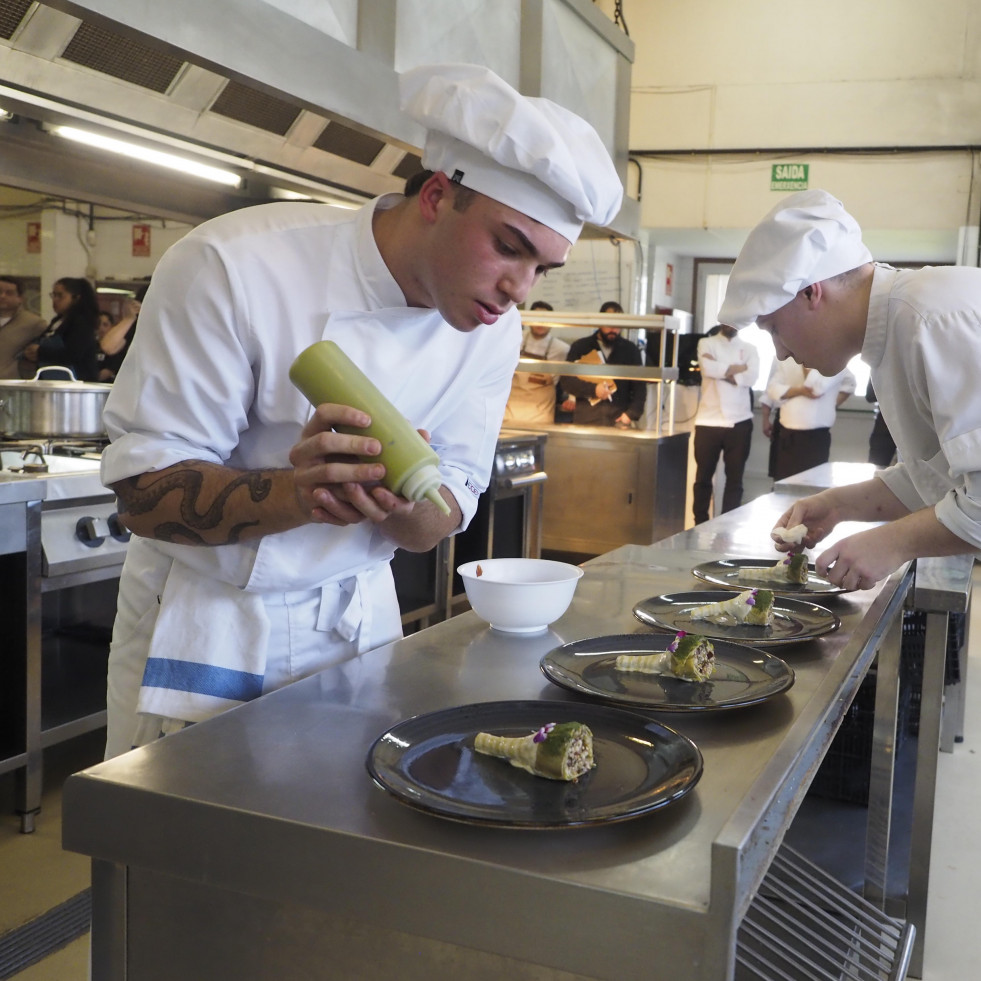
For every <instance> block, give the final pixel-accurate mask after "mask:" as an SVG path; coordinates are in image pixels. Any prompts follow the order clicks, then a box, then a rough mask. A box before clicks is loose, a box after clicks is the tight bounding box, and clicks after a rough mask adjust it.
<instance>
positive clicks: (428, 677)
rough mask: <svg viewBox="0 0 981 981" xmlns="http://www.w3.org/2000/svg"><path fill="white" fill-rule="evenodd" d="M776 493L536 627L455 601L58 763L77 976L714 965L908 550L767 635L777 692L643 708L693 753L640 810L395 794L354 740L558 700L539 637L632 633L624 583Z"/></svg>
mask: <svg viewBox="0 0 981 981" xmlns="http://www.w3.org/2000/svg"><path fill="white" fill-rule="evenodd" d="M787 503H788V499H787V498H785V497H781V496H780V495H770V496H768V497H767V498H765V499H761V500H758V501H756V502H753V504H752V505H747V506H746V507H745V508H741V509H738V510H737V511H734V512H730V513H729V514H728V515H724V516H722V517H721V518H719V519H715V520H714V521H713V522H710V523H709V524H708V525H703V526H701V527H699V528H697V529H694V530H693V531H691V532H685V533H681V534H679V535H676V536H674V537H673V538H671V539H669V540H667V541H666V542H664V543H662V544H661V545H658V546H646V547H642V546H624V547H623V548H620V549H617V550H615V551H614V552H612V553H610V554H608V555H605V556H602V557H600V558H598V559H595V560H593V561H592V562H590V563H588V564H587V566H586V574H585V576H584V578H583V579H582V580H581V582H580V585H579V588H578V591H577V594H576V597H575V600H574V602H573V605H572V607H571V608H570V610H569V611H568V613H567V614H566V615H565V616H564V617H563V618H562V619H561V620H560V621H558V622H557V623H556V624H554V625H553V627H552V628H551V629H550V630H549V631H548V632H547V633H546V634H544V635H540V636H537V637H529V638H513V637H512V638H509V637H506V636H501V635H498V634H496V633H494V632H492V631H491V630H489V629H488V628H487V627H486V626H485V625H484V624H483V623H482V622H481V621H479V620H478V619H477V617H476V615H475V614H473V613H466V614H462V615H460V616H457V617H455V618H453V619H452V620H449V621H446V622H444V623H440V624H436V625H435V626H433V627H430V628H429V629H427V630H424V631H422V632H420V633H418V634H415V635H413V636H411V637H409V638H407V639H405V640H403V641H400V642H398V643H396V644H392V645H390V646H388V647H385V648H381V649H379V650H377V651H374V652H372V653H370V654H368V655H366V656H365V657H363V658H362V659H360V660H359V661H357V662H353V663H349V664H347V665H344V666H341V667H338V668H335V669H331V670H328V671H326V672H323V673H321V674H319V675H316V676H314V677H312V678H309V679H307V680H306V681H302V682H299V683H297V684H295V685H292V686H290V687H289V688H286V689H284V690H281V691H279V692H275V693H273V694H271V695H269V696H266V697H264V698H261V699H259V700H258V701H256V702H253V703H251V704H249V705H246V706H243V707H241V708H239V709H236V710H234V711H232V712H229V713H227V714H225V715H224V716H220V717H218V718H216V719H214V720H212V721H210V722H207V723H203V724H200V725H198V726H194V727H192V728H190V729H188V730H185V731H184V732H182V733H179V734H177V735H175V736H171V737H168V738H167V739H165V740H162V741H161V742H158V743H156V744H154V745H152V746H149V747H145V748H143V749H139V750H136V751H134V752H131V753H129V754H126V755H125V756H123V757H120V758H118V759H115V760H112V761H109V762H107V763H103V764H100V765H98V766H96V767H93V768H91V769H89V770H87V771H84V772H83V773H81V774H78V775H76V776H73V777H72V778H70V779H69V781H68V783H67V785H66V787H65V794H64V844H65V847H66V848H68V849H70V850H73V851H79V852H82V853H85V854H88V855H91V856H92V857H93V858H94V860H95V861H94V864H93V901H94V921H93V977H94V978H95V979H96V981H110V979H111V981H116V979H122V978H124V977H126V976H127V973H126V972H127V971H128V972H129V974H128V976H129V977H139V978H140V979H141V981H154V979H156V978H161V979H162V978H172V977H182V978H184V979H194V978H202V979H203V978H208V979H209V981H210V979H211V978H214V977H219V976H226V977H230V976H235V977H236V978H238V979H241V981H249V979H259V978H272V977H276V978H279V977H283V976H290V977H302V976H308V975H307V974H305V973H304V972H305V971H306V972H310V973H309V976H321V975H320V974H317V973H316V972H317V970H318V965H319V966H322V965H323V964H324V963H325V962H327V961H329V962H330V964H331V970H332V972H333V976H337V977H358V978H359V979H368V978H390V977H393V976H398V977H400V978H403V979H416V978H419V979H422V978H427V979H428V978H433V977H455V978H460V979H467V978H488V977H513V978H521V979H531V978H548V979H556V981H557V979H563V981H569V979H573V978H603V979H611V981H632V979H638V981H640V979H643V981H658V979H669V978H670V979H672V981H675V979H677V978H679V977H683V978H685V979H686V981H696V979H704V981H720V979H725V978H729V977H731V976H732V971H733V958H734V951H735V946H736V934H737V930H738V927H739V923H740V920H741V918H742V916H743V914H744V912H745V911H746V909H747V907H748V906H749V904H750V902H751V901H752V900H753V897H754V895H755V892H756V889H757V887H758V885H759V883H760V881H761V879H762V877H763V876H764V874H765V872H766V870H767V867H768V865H769V863H770V861H771V859H772V857H773V855H774V854H775V852H776V850H777V848H778V847H779V845H780V843H781V840H782V838H783V835H784V833H785V831H786V829H787V827H788V826H789V824H790V821H791V820H792V818H793V816H794V814H795V812H796V810H797V808H798V806H799V804H800V801H801V799H802V798H803V795H804V793H805V792H806V789H807V786H808V783H809V781H810V779H811V777H812V776H813V773H814V771H815V770H816V768H817V766H818V764H819V762H820V760H821V758H822V756H823V754H824V752H825V751H826V749H827V747H828V745H829V744H830V742H831V739H832V737H833V735H834V732H835V730H836V728H837V726H838V724H839V722H840V720H841V718H842V716H843V714H844V712H845V711H846V709H847V707H848V705H849V703H850V701H851V699H852V697H853V696H854V694H855V692H856V691H857V689H858V686H859V685H860V683H861V681H862V679H863V677H864V676H865V674H866V672H867V670H868V668H869V666H870V664H871V663H872V660H873V658H874V656H875V653H876V650H877V649H879V650H880V658H881V659H882V660H886V661H896V662H897V663H898V654H899V639H900V629H899V628H900V627H901V607H902V603H903V600H904V597H905V595H906V592H907V590H908V587H909V584H910V574H909V572H908V570H902V571H901V572H900V573H898V574H897V575H895V576H894V577H892V578H891V579H890V580H888V581H887V582H885V583H884V584H882V585H880V587H878V588H877V589H875V590H870V591H867V592H862V593H854V594H848V595H845V596H841V597H835V598H831V599H829V601H828V602H827V604H826V605H828V606H829V607H832V608H833V609H834V612H835V613H837V615H838V616H839V617H840V618H841V620H842V624H843V627H842V629H841V630H840V631H838V632H835V633H831V634H828V635H825V636H823V637H821V638H819V639H816V640H812V641H809V642H805V643H801V644H799V645H793V646H791V647H786V648H782V649H781V650H780V653H781V656H783V657H784V658H785V659H786V660H787V661H788V663H790V664H791V666H792V667H793V669H794V671H795V672H796V683H795V685H794V686H793V688H792V689H790V691H789V692H787V693H786V694H783V695H781V696H778V697H777V698H774V699H772V700H770V701H769V702H766V703H764V704H761V705H758V706H754V707H750V708H745V709H742V710H737V711H726V712H722V713H710V714H699V715H698V716H697V717H695V716H689V715H687V714H677V713H664V714H661V715H660V716H658V718H659V719H660V720H661V721H662V722H665V723H666V724H668V725H671V726H674V727H675V728H677V729H678V730H679V731H681V732H683V733H684V734H685V735H687V736H689V737H691V738H692V739H693V740H694V741H695V742H696V744H697V745H698V746H699V748H700V749H701V751H702V753H703V755H704V759H705V770H704V775H703V777H702V779H701V781H700V783H699V784H698V786H697V787H696V788H695V790H694V791H692V792H691V793H690V794H689V795H688V796H687V797H685V798H684V799H683V800H681V801H680V802H678V803H676V804H674V805H671V806H670V807H668V808H665V809H664V810H662V811H659V812H656V813H654V814H652V815H649V816H647V817H644V818H640V819H636V820H633V821H629V822H625V823H622V824H616V825H611V826H609V827H597V828H589V829H580V830H574V831H573V830H569V831H559V832H551V831H550V832H529V831H509V830H494V829H488V828H481V827H471V826H467V825H463V824H457V823H453V822H449V821H445V820H441V819H439V818H436V817H432V816H429V815H427V814H424V813H420V812H418V811H416V810H414V809H412V808H409V807H407V806H405V805H403V804H401V803H400V802H399V801H397V800H395V799H394V798H392V797H390V796H389V795H388V794H387V793H386V792H385V791H383V790H381V789H380V788H378V787H377V786H375V785H374V784H373V783H372V781H371V780H370V779H369V777H368V775H367V772H366V770H365V766H364V761H365V756H366V753H367V751H368V748H369V746H370V745H371V743H372V742H373V740H374V739H375V737H376V736H378V735H379V734H380V733H381V732H382V731H384V730H385V729H387V728H388V727H389V726H391V725H392V724H393V723H395V722H397V721H400V720H402V719H405V718H406V717H409V716H412V715H416V714H419V713H423V712H427V711H431V710H435V709H440V708H445V707H447V706H451V705H458V704H466V703H470V702H480V701H490V700H495V699H508V698H515V699H526V698H541V699H547V700H559V701H567V700H570V699H572V698H573V696H571V695H567V694H566V693H565V692H563V691H561V690H560V689H557V688H555V687H553V686H552V685H550V684H549V683H548V682H546V681H545V679H544V678H543V676H542V675H541V673H540V671H539V668H538V661H539V658H540V657H541V655H542V654H544V653H545V652H546V651H547V650H549V649H550V648H551V647H552V646H554V645H557V644H559V643H562V642H568V641H572V640H576V639H580V638H584V637H590V636H598V635H605V634H615V633H626V632H634V631H644V630H645V629H646V628H644V627H642V626H641V625H640V624H639V623H638V622H637V621H636V620H635V619H634V617H633V616H632V613H631V610H632V606H633V604H634V603H635V602H636V601H638V600H640V599H643V598H644V597H647V596H651V595H655V594H657V593H662V592H672V591H678V590H684V589H691V588H697V587H698V585H699V584H698V583H697V582H696V581H695V580H694V579H693V578H692V577H691V575H690V569H691V567H692V565H694V564H695V563H696V562H698V561H701V560H704V559H711V558H719V557H721V556H723V555H725V554H730V555H731V554H739V555H748V554H754V553H755V554H758V553H759V547H760V541H761V534H760V532H761V530H765V529H768V528H769V527H770V526H771V525H772V521H773V518H775V517H776V516H777V515H779V514H780V513H782V511H783V510H784V509H785V508H786V506H787ZM766 522H769V523H766ZM765 540H766V539H765V537H763V538H762V541H763V542H765ZM749 541H752V542H753V544H754V546H755V547H754V549H753V551H752V552H747V551H746V547H745V546H744V543H748V542H749ZM764 547H765V546H764ZM886 715H888V711H886ZM886 723H888V719H886ZM892 723H893V733H894V732H895V703H894V704H893V706H892ZM881 731H882V732H883V733H887V732H888V724H886V725H885V726H883V727H882V730H881ZM884 738H885V743H884V744H883V745H879V746H878V751H879V752H882V753H885V754H887V755H888V754H889V753H890V752H891V749H892V746H891V743H890V742H889V740H888V737H884ZM874 806H875V807H879V806H880V803H879V802H874ZM888 817H889V805H888V803H887V804H885V810H884V812H875V813H873V814H872V816H871V820H870V828H872V827H873V824H874V825H875V829H877V830H875V829H874V830H873V833H872V836H871V839H870V840H871V842H872V848H871V849H870V855H871V856H872V861H870V865H869V878H870V882H872V883H873V885H874V884H875V881H876V880H877V878H883V879H884V874H885V873H884V869H878V868H876V858H877V851H876V849H877V848H878V847H879V846H881V839H882V835H883V830H882V829H883V828H884V829H885V831H884V834H885V836H886V838H888V825H889V821H888ZM873 892H874V889H873ZM345 972H346V973H345Z"/></svg>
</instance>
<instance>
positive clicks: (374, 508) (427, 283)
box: [102, 65, 623, 756]
mask: <svg viewBox="0 0 981 981" xmlns="http://www.w3.org/2000/svg"><path fill="white" fill-rule="evenodd" d="M399 88H400V93H401V105H402V109H403V111H404V112H405V113H406V114H407V117H408V118H409V119H411V120H413V121H414V122H415V123H417V124H419V125H420V126H421V127H422V129H423V130H425V131H426V136H425V141H424V145H423V152H422V163H423V166H424V167H425V168H426V170H425V172H424V173H422V174H420V175H418V177H417V178H416V179H411V180H410V181H409V182H407V185H406V192H407V193H406V194H405V195H401V194H388V195H384V196H382V197H380V198H378V199H376V200H373V201H370V202H368V203H367V204H365V205H364V206H363V207H362V208H361V209H359V210H358V211H337V210H336V209H330V208H324V207H323V206H322V205H319V204H311V203H307V202H280V203H275V204H266V205H259V206H256V207H251V208H243V209H240V210H238V211H235V212H232V213H229V214H225V215H222V216H220V217H218V218H214V219H212V220H210V221H207V222H204V223H203V224H201V225H199V226H198V227H197V228H195V229H194V230H193V231H191V232H190V233H189V234H188V235H186V236H184V237H183V238H182V239H181V240H180V241H179V242H177V243H176V244H175V245H173V246H172V247H171V248H170V249H169V250H168V251H167V253H166V254H165V255H164V256H163V258H162V259H161V260H160V262H159V263H158V265H157V267H156V269H155V270H154V274H153V282H152V285H151V286H150V289H149V291H148V293H147V295H146V299H145V301H144V303H143V306H142V309H141V310H140V320H141V323H142V326H141V329H140V330H139V331H137V334H136V338H135V340H134V342H133V345H132V348H131V350H130V352H129V354H128V355H127V357H126V361H125V362H124V364H123V368H122V370H121V371H120V373H119V376H118V377H117V379H116V382H115V383H114V384H113V386H112V391H111V392H110V394H109V397H108V399H107V401H106V406H105V411H104V414H103V418H104V420H105V424H106V430H107V433H108V435H109V438H110V445H109V446H108V447H107V448H106V449H105V451H104V452H103V454H102V479H103V482H104V483H105V484H106V485H107V486H109V487H111V488H112V489H113V491H114V492H115V494H116V496H117V499H118V502H119V516H120V519H121V521H122V522H123V523H124V524H125V525H126V526H127V527H128V528H130V530H131V531H132V532H133V538H132V539H131V541H130V543H129V546H128V549H127V554H126V561H125V564H124V567H123V571H122V575H121V577H120V582H119V604H118V612H117V617H116V623H115V627H114V630H113V640H112V644H111V648H110V654H109V673H108V674H109V677H108V698H107V715H108V734H107V746H106V754H107V756H113V755H116V754H118V753H120V752H123V751H125V750H128V749H129V748H130V747H132V746H134V745H137V744H143V743H146V742H150V741H152V740H154V739H157V738H159V737H160V736H161V735H165V734H167V733H169V732H174V731H177V730H178V729H181V728H183V727H184V726H185V725H187V724H189V723H193V722H197V721H201V720H203V719H207V718H210V717H212V716H214V715H217V714H218V713H220V712H223V711H225V710H226V709H229V708H232V707H234V706H236V705H239V704H241V703H243V702H246V701H249V700H251V699H253V698H257V697H258V696H259V695H261V694H263V693H265V692H269V691H272V690H274V689H277V688H281V687H283V686H284V685H287V684H289V683H291V682H293V681H295V680H298V679H299V678H303V677H306V676H308V675H310V674H313V673H315V672H319V671H323V670H324V669H326V668H330V667H332V666H334V665H341V664H342V663H343V662H346V661H349V660H351V659H353V658H357V657H358V656H359V655H361V654H363V653H364V652H366V651H369V650H371V649H373V648H375V647H378V646H379V645H382V644H386V643H389V642H391V641H393V640H396V639H397V638H399V637H400V636H401V635H402V624H401V617H400V613H399V604H398V597H397V596H396V594H395V584H394V581H393V578H392V571H391V567H390V561H391V558H392V556H393V554H394V552H395V549H396V548H405V549H408V550H410V551H416V552H424V551H428V550H429V549H431V548H432V547H433V546H434V545H436V543H437V542H439V541H440V540H441V539H443V538H444V537H445V536H446V535H448V534H453V533H456V532H457V531H461V530H463V529H464V528H466V527H467V525H468V523H469V522H470V520H471V519H472V517H473V515H474V513H475V511H476V508H477V499H478V497H479V495H480V494H481V492H482V491H483V490H484V489H485V488H486V487H487V484H488V482H489V479H490V473H491V467H492V464H493V458H494V453H495V449H496V446H497V439H498V434H499V432H500V426H501V420H502V418H503V416H504V406H505V403H506V402H507V398H508V394H509V392H510V389H511V378H512V376H513V374H514V368H515V365H516V364H517V360H518V352H519V350H520V345H521V318H520V315H519V314H518V312H517V310H516V309H515V306H516V305H517V304H519V303H523V302H524V301H525V300H526V299H527V297H528V294H529V292H530V291H531V289H532V288H533V287H534V285H535V283H536V282H538V280H539V279H540V277H541V276H542V275H543V274H544V273H545V272H546V271H548V270H550V269H555V268H558V267H560V266H561V265H562V264H563V263H564V262H565V261H566V259H567V257H568V254H569V251H570V249H571V248H572V243H573V242H574V241H576V239H577V238H578V236H579V232H580V231H581V229H582V226H583V223H584V222H585V221H587V220H588V221H590V222H593V223H595V224H598V225H605V224H608V223H609V222H610V221H611V220H612V219H613V217H614V216H615V215H616V213H617V211H618V209H619V207H620V201H621V198H622V195H623V187H622V185H621V183H620V180H619V178H618V177H617V173H616V168H615V167H614V165H613V162H612V160H611V159H610V156H609V153H608V151H607V150H606V148H605V147H604V145H603V143H602V141H601V140H600V138H599V136H598V135H597V134H596V132H595V131H594V130H593V128H592V127H591V126H590V125H589V124H588V123H586V122H585V121H584V120H582V119H581V118H580V117H578V116H576V115H575V114H573V113H571V112H569V111H568V110H566V109H563V108H562V107H561V106H558V105H556V104H555V103H552V102H550V101H548V100H546V99H537V98H526V97H524V96H522V95H520V94H519V93H518V92H516V91H515V90H514V89H513V88H512V87H511V86H510V85H508V84H507V83H505V82H504V81H503V80H502V79H500V78H498V76H497V75H495V74H494V73H493V72H491V71H489V70H488V69H486V68H484V67H481V66H478V65H427V66H420V67H418V68H414V69H412V70H410V71H407V72H404V73H402V74H401V75H400V77H399ZM321 340H334V341H336V342H337V343H338V344H339V345H340V347H341V348H343V349H344V351H345V353H346V354H347V355H348V356H349V357H350V358H351V359H352V360H353V361H354V362H355V363H356V364H357V365H358V366H359V367H360V368H361V369H362V370H363V371H364V372H365V373H366V374H367V375H368V377H369V378H370V379H371V380H372V382H373V383H374V384H375V385H376V386H377V387H378V389H379V390H381V391H382V392H383V393H384V394H385V395H386V396H387V397H388V398H389V399H390V400H392V401H393V403H394V404H395V407H396V408H397V409H398V411H400V412H401V413H402V414H403V415H404V416H405V417H406V418H407V419H410V420H411V421H412V424H413V425H415V426H417V427H420V428H421V429H423V431H425V432H426V433H428V435H429V439H430V442H431V445H432V446H433V448H434V450H435V451H436V452H437V454H438V456H439V458H440V464H439V469H440V475H441V478H442V481H443V486H442V488H441V489H440V494H441V496H442V498H443V500H444V501H445V503H446V506H447V509H448V512H449V513H448V514H444V513H443V511H442V510H441V509H440V508H438V507H437V506H436V505H435V504H434V503H432V502H431V501H419V502H411V501H408V500H406V499H405V498H402V497H399V496H397V495H395V494H394V493H392V491H390V490H389V489H387V488H386V487H385V486H384V485H383V484H381V483H380V480H381V478H382V477H383V476H384V467H383V466H382V465H381V464H380V463H378V462H374V460H373V459H372V458H374V457H376V456H377V455H378V454H379V453H380V452H381V447H380V445H379V443H378V441H377V440H375V439H373V438H370V437H369V436H367V435H358V434H357V432H355V433H353V434H352V433H351V432H349V431H345V432H341V431H340V429H341V428H343V429H344V430H349V428H350V427H353V428H354V429H355V430H357V429H358V428H359V427H364V426H367V425H368V424H369V422H370V420H369V417H368V416H367V415H366V414H365V413H363V412H361V411H359V410H357V409H355V408H352V407H350V406H345V405H336V404H323V405H320V406H317V407H316V408H315V409H311V407H310V406H309V405H308V404H307V403H306V400H305V399H304V397H303V396H302V395H301V394H300V392H299V391H298V390H297V389H296V388H295V387H294V386H293V385H292V384H291V382H290V380H289V369H290V365H291V364H292V363H293V361H294V359H295V358H296V356H297V355H298V354H300V353H301V352H302V351H303V350H305V349H306V348H307V347H309V346H310V345H311V344H314V343H316V342H319V341H321ZM359 457H361V459H359ZM364 457H368V459H367V460H364V459H363V458H364ZM329 683H330V677H328V679H327V680H326V681H325V684H329Z"/></svg>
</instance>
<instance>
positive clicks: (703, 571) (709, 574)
mask: <svg viewBox="0 0 981 981" xmlns="http://www.w3.org/2000/svg"><path fill="white" fill-rule="evenodd" d="M777 561H778V559H777V558H774V559H773V561H767V560H766V559H719V560H718V561H716V562H702V563H700V564H699V565H696V566H695V568H694V569H692V570H691V574H692V575H693V576H694V577H695V578H696V579H701V580H702V582H710V583H712V584H713V585H715V586H725V587H727V588H728V589H736V590H741V589H754V588H756V587H758V586H762V587H764V588H765V589H769V590H772V591H773V592H774V593H776V594H778V595H780V596H800V595H802V594H803V595H811V594H813V595H821V596H837V595H838V594H839V593H845V592H848V590H846V589H843V588H842V587H841V586H835V585H834V584H833V583H830V582H828V580H827V579H822V578H821V576H819V575H818V574H817V573H816V572H815V571H814V563H813V562H811V563H809V564H808V566H807V582H780V580H778V579H767V578H761V577H760V576H758V575H757V576H754V575H753V573H754V572H756V573H759V572H766V570H768V569H772V568H773V566H774V565H775V564H776V562H777Z"/></svg>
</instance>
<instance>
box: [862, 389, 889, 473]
mask: <svg viewBox="0 0 981 981" xmlns="http://www.w3.org/2000/svg"><path fill="white" fill-rule="evenodd" d="M865 401H866V402H868V403H869V404H870V405H872V406H874V409H873V412H874V413H875V419H874V420H873V422H872V432H870V433H869V463H874V464H875V465H876V466H877V467H890V466H892V463H893V461H894V460H895V459H896V441H895V440H894V439H893V438H892V433H890V432H889V427H888V426H887V425H886V421H885V419H883V418H882V412H880V411H879V402H878V400H877V399H876V397H875V389H874V388H873V387H872V382H871V380H870V381H869V383H868V385H866V386H865Z"/></svg>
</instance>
